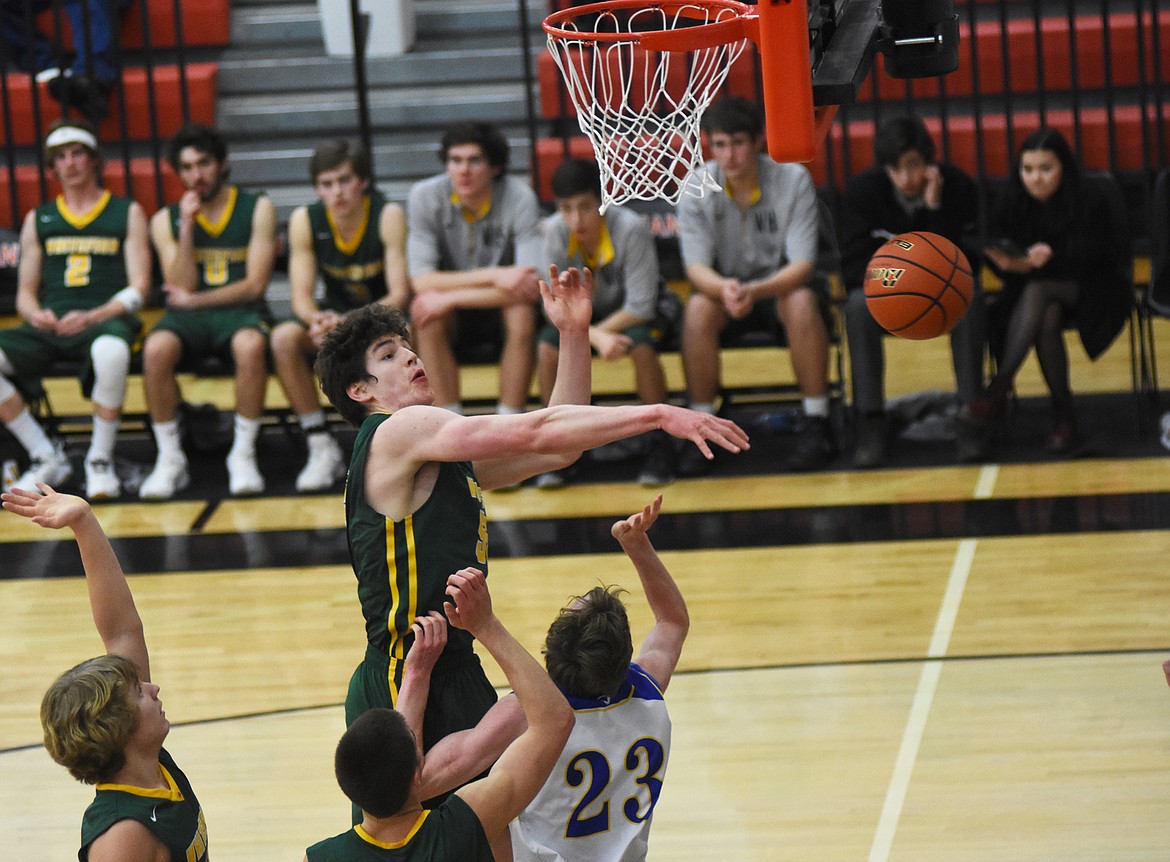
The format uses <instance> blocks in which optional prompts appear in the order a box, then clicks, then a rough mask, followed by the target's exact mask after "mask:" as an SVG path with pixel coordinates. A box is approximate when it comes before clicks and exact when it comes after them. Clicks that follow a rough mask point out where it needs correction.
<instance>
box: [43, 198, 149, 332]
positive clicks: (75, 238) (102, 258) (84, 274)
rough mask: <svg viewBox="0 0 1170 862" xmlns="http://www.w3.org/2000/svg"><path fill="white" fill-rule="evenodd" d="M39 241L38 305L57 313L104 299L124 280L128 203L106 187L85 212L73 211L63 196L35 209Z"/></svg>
mask: <svg viewBox="0 0 1170 862" xmlns="http://www.w3.org/2000/svg"><path fill="white" fill-rule="evenodd" d="M34 218H35V219H36V229H37V239H38V240H39V241H40V243H41V249H42V251H43V255H42V258H41V295H40V299H41V305H42V306H43V307H44V308H50V309H52V310H53V311H54V312H55V313H56V314H57V315H58V316H60V315H62V314H64V313H65V312H67V311H86V310H88V309H91V308H97V307H98V306H99V305H104V304H105V303H106V302H108V301H109V299H110V297H112V296H113V295H114V294H115V293H117V292H118V291H119V290H121V289H122V288H124V287H125V286H126V284H127V281H128V277H127V275H126V257H125V255H124V254H123V244H124V243H125V241H126V233H127V231H128V230H129V224H130V201H129V200H128V199H127V198H121V197H116V196H114V195H112V194H110V193H109V192H108V191H107V192H106V193H105V194H103V195H102V198H101V200H100V201H98V203H97V204H96V205H95V206H94V207H93V209H91V210H90V211H89V212H87V213H74V212H72V211H70V209H69V207H67V206H66V205H65V197H64V196H63V195H59V196H58V197H57V199H56V200H55V201H50V202H49V203H47V204H42V205H41V206H39V207H37V209H36V213H35V215H34Z"/></svg>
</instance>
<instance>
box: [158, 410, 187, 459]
mask: <svg viewBox="0 0 1170 862" xmlns="http://www.w3.org/2000/svg"><path fill="white" fill-rule="evenodd" d="M154 443H155V445H156V446H158V459H159V460H160V461H161V460H163V459H164V458H182V457H184V456H183V440H182V437H180V435H179V420H178V419H172V420H171V421H170V422H155V423H154Z"/></svg>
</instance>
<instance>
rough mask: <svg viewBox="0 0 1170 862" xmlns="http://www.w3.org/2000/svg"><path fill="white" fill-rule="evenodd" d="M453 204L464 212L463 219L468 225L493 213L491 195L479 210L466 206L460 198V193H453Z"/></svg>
mask: <svg viewBox="0 0 1170 862" xmlns="http://www.w3.org/2000/svg"><path fill="white" fill-rule="evenodd" d="M451 203H453V204H455V206H457V207H459V208H460V209H461V210H462V211H463V218H464V220H465V221H466V222H467V223H468V224H471V222H473V221H479V220H480V219H481V218H484V217H486V216H487V214H488V213H490V212H491V211H492V196H491V194H490V193H489V194H488V199H487V201H486V202H485V203H484V205H483V206H481V207H480V208H479V209H472V208H471V207H469V206H464V204H463V199H462V198H460V197H459V192H451Z"/></svg>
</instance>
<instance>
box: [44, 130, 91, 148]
mask: <svg viewBox="0 0 1170 862" xmlns="http://www.w3.org/2000/svg"><path fill="white" fill-rule="evenodd" d="M65 144H82V145H83V146H86V147H88V148H89V149H91V150H93V151H94V152H97V148H98V142H97V138H95V137H94V136H93V133H92V132H89V131H87V130H85V129H83V128H81V127H80V126H60V127H59V128H56V129H53V131H51V132H50V133H49V136H48V137H47V138H45V150H46V151H48V150H51V149H53V148H54V147H63V146H65Z"/></svg>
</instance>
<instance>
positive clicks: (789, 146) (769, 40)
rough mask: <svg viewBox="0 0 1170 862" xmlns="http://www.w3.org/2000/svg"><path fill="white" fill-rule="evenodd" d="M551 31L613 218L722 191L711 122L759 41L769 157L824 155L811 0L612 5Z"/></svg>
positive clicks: (606, 2) (584, 11)
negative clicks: (819, 140)
mask: <svg viewBox="0 0 1170 862" xmlns="http://www.w3.org/2000/svg"><path fill="white" fill-rule="evenodd" d="M764 9H769V10H770V11H767V12H765V11H763V10H764ZM544 30H545V32H546V33H547V34H548V49H549V52H550V53H551V54H552V56H553V59H554V60H555V61H556V64H557V67H558V68H559V69H560V70H561V75H562V77H563V79H564V82H565V87H566V89H567V90H568V93H569V97H570V98H571V99H572V101H573V105H574V107H575V108H576V111H577V122H578V125H579V126H580V127H581V131H582V132H584V134H585V135H586V136H587V137H588V138H589V140H590V142H591V143H592V145H593V153H594V155H595V156H596V158H597V163H598V166H599V167H600V169H601V186H602V188H601V211H602V212H603V213H604V212H605V210H606V208H608V207H609V206H610V205H611V204H621V203H624V202H625V201H628V200H654V199H658V198H662V199H665V200H668V201H670V202H671V203H672V204H677V203H678V202H679V200H680V199H681V198H682V197H683V195H692V196H696V197H702V196H703V195H704V194H705V193H706V192H707V191H708V190H710V191H718V190H719V189H720V187H719V185H718V184H717V183H715V182H714V180H712V179H711V177H710V175H709V174H708V173H707V169H706V165H705V163H704V160H703V147H702V139H701V134H700V123H701V122H702V118H703V112H704V111H705V110H706V109H707V107H708V106H709V105H710V104H711V102H712V100H713V99H714V98H715V96H716V95H717V94H718V92H719V90H720V88H721V87H722V86H723V82H724V81H725V80H726V78H727V73H728V71H729V70H730V68H731V64H732V63H734V62H735V60H736V59H737V58H738V57H739V56H740V54H741V53H742V52H743V50H744V48H746V47H747V40H748V39H751V40H752V41H755V42H757V43H760V44H761V51H760V59H761V63H762V66H763V69H764V99H765V102H766V104H767V106H768V142H769V153H770V154H771V155H772V157H773V158H774V159H776V160H777V161H809V160H811V159H812V157H813V155H814V153H815V150H816V144H815V141H813V139H812V134H813V130H812V126H813V123H812V115H813V109H812V80H811V74H812V73H811V68H810V65H809V49H808V6H807V0H785V2H784V3H781V4H778V5H777V4H771V3H764V4H762V7H761V11H760V13H759V14H757V11H756V7H754V6H748V5H746V4H744V3H740V2H737V0H661V2H654V0H603V2H597V3H591V4H588V5H585V6H574V7H570V8H567V9H562V10H559V11H557V12H553V13H552V14H550V15H549V16H548V17H547V18H545V19H544ZM793 43H795V48H792V44H793ZM781 103H782V104H781ZM806 115H807V116H806ZM806 139H807V140H806ZM793 141H795V142H796V143H795V146H793ZM778 154H779V157H778ZM794 155H795V156H796V157H794Z"/></svg>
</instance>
